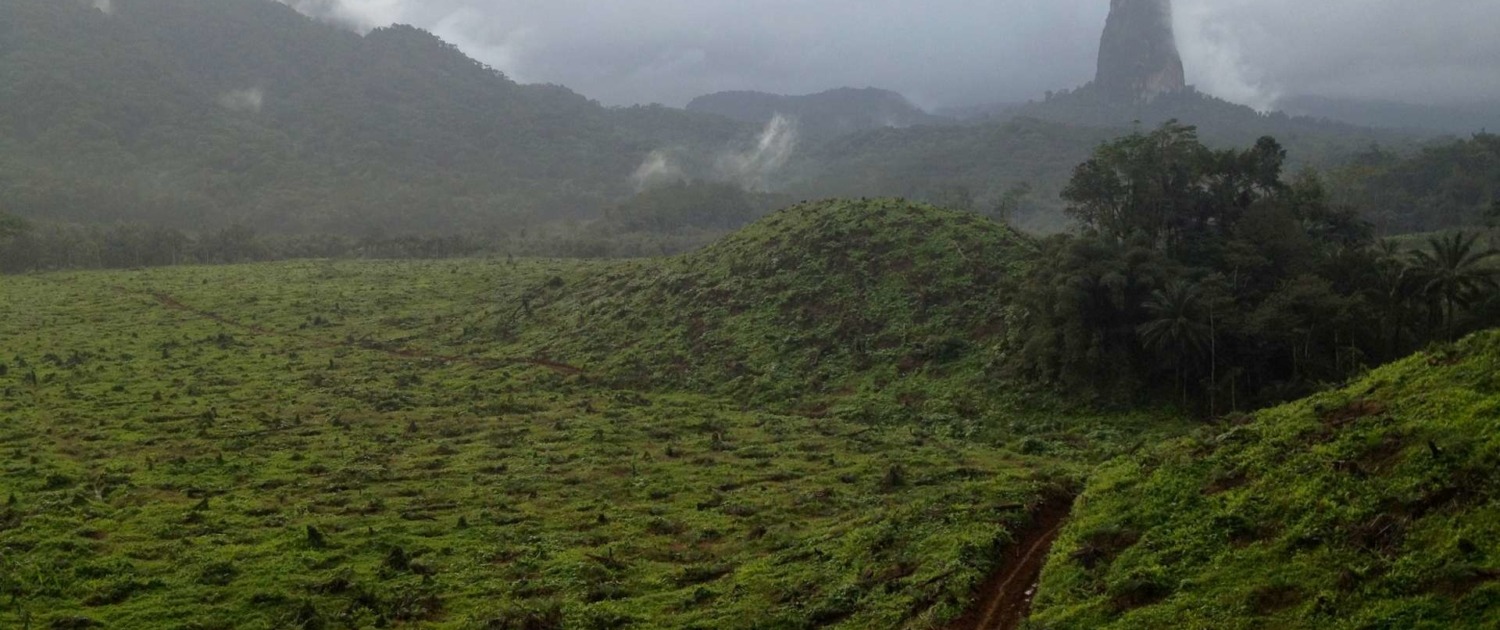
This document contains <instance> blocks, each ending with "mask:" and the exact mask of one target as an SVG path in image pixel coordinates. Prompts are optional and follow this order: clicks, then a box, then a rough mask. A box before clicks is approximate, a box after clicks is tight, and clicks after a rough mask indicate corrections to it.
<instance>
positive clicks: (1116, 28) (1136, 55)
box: [1094, 0, 1187, 101]
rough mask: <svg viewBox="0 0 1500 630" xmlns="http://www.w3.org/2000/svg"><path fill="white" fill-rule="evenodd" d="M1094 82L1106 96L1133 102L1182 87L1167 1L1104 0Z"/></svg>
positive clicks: (1181, 73)
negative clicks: (1105, 14) (1104, 15)
mask: <svg viewBox="0 0 1500 630" xmlns="http://www.w3.org/2000/svg"><path fill="white" fill-rule="evenodd" d="M1094 84H1095V85H1096V86H1097V87H1098V88H1099V89H1100V90H1101V91H1102V92H1103V93H1104V94H1105V95H1107V96H1108V97H1110V98H1113V99H1118V100H1138V101H1149V100H1152V99H1155V98H1156V97H1157V96H1160V95H1162V94H1166V93H1169V92H1176V91H1179V90H1182V89H1183V88H1185V87H1186V86H1187V79H1186V77H1185V76H1184V72H1183V68H1182V56H1181V55H1179V54H1178V53H1177V38H1176V36H1175V35H1174V34H1173V32H1172V1H1171V0H1110V6H1109V22H1108V23H1107V24H1106V25H1105V27H1104V39H1103V40H1102V41H1101V42H1100V44H1099V73H1098V75H1097V76H1096V77H1095V79H1094Z"/></svg>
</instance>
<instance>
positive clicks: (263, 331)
mask: <svg viewBox="0 0 1500 630" xmlns="http://www.w3.org/2000/svg"><path fill="white" fill-rule="evenodd" d="M112 288H113V289H114V290H115V292H117V293H121V294H125V295H143V296H149V297H150V298H151V299H153V300H155V301H156V303H157V304H160V305H161V306H162V307H164V308H166V309H168V310H172V311H180V312H184V313H189V314H192V315H194V316H197V317H201V318H204V319H208V320H212V321H215V322H218V323H220V324H223V325H225V326H229V327H231V328H238V329H240V330H245V331H248V332H250V333H253V334H255V335H259V336H263V337H281V338H286V339H295V340H297V341H298V342H301V343H305V344H308V345H311V346H315V347H319V348H357V349H361V350H367V351H370V352H379V353H381V354H385V355H387V356H391V357H396V358H402V359H418V360H430V361H439V362H442V363H460V364H465V365H473V366H477V367H481V368H485V369H496V368H502V367H508V366H514V365H530V366H535V367H540V368H545V369H548V370H552V371H553V372H557V373H560V374H568V375H580V374H584V370H583V369H582V368H579V367H575V366H572V365H568V364H566V363H560V362H557V361H552V360H549V359H544V358H530V359H490V358H484V357H465V356H457V355H446V354H436V353H432V352H427V351H424V350H418V349H414V348H388V347H385V346H382V345H380V344H378V343H374V342H367V341H352V342H337V341H328V340H326V339H318V338H314V337H307V336H304V335H298V334H295V333H290V332H283V331H278V330H273V329H271V328H267V327H265V326H261V325H258V324H250V323H245V322H242V321H239V320H235V319H231V318H228V317H224V316H223V315H220V314H218V313H215V312H213V311H208V310H203V309H200V308H195V307H192V306H188V305H187V304H183V303H182V302H181V301H180V300H178V299H177V298H175V297H173V296H172V295H171V294H168V293H164V292H161V291H132V290H130V289H128V288H125V287H120V286H116V287H112Z"/></svg>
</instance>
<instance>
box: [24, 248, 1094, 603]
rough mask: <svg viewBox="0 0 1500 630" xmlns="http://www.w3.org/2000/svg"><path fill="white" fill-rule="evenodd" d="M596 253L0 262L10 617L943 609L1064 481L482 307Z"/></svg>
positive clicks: (1044, 470) (1013, 459) (956, 442)
mask: <svg viewBox="0 0 1500 630" xmlns="http://www.w3.org/2000/svg"><path fill="white" fill-rule="evenodd" d="M638 264H640V263H623V265H625V266H627V267H628V266H631V265H638ZM601 270H602V269H601V265H596V264H586V263H574V262H545V261H542V262H538V261H527V262H521V263H513V262H508V261H461V262H443V263H381V262H368V263H327V262H313V263H287V264H274V265H258V266H242V267H200V268H175V269H168V270H156V271H131V272H119V273H86V274H58V275H46V276H35V277H10V278H3V279H0V293H3V300H0V364H3V365H4V370H3V373H0V390H3V399H0V444H3V451H0V453H3V454H0V470H3V475H0V498H3V499H4V500H6V505H5V507H4V508H3V511H0V596H3V600H0V625H4V626H7V627H25V626H26V624H28V623H29V624H31V626H32V627H39V628H41V627H87V626H88V624H89V623H90V622H91V621H92V622H97V623H100V624H103V625H104V626H105V627H112V628H136V627H140V628H145V627H151V628H163V627H165V628H174V627H175V628H288V627H306V628H312V627H372V626H382V625H389V626H401V625H420V626H423V627H428V626H430V627H461V628H462V627H492V628H553V627H569V628H573V627H579V628H616V627H627V626H635V627H679V628H688V627H700V628H735V627H812V626H825V625H840V624H841V625H843V626H845V627H851V628H865V627H901V626H906V627H918V628H920V627H933V626H935V625H937V624H938V623H940V622H942V621H944V620H946V619H949V618H952V617H954V616H956V615H957V614H959V613H960V612H962V610H963V608H964V607H965V606H966V605H967V602H968V600H969V598H970V595H971V593H972V591H973V589H974V588H975V586H976V585H977V584H978V583H979V582H981V581H982V580H983V579H984V578H985V576H986V575H987V573H988V571H989V570H990V569H991V568H992V566H993V564H994V562H995V561H996V555H997V554H996V550H997V549H998V548H1000V547H1001V546H1003V545H1004V544H1005V543H1006V542H1007V541H1008V540H1009V537H1010V534H1009V532H1010V531H1013V530H1015V529H1016V528H1017V527H1018V526H1020V525H1022V524H1024V523H1026V522H1027V521H1028V520H1029V518H1030V517H1029V508H1030V507H1032V506H1034V505H1036V504H1038V503H1039V502H1040V501H1042V500H1043V498H1044V497H1045V496H1046V495H1048V494H1049V493H1052V492H1056V491H1058V490H1059V489H1061V488H1063V487H1064V486H1066V485H1068V483H1069V481H1068V480H1069V479H1071V478H1074V476H1073V475H1071V474H1070V473H1069V470H1070V465H1069V464H1068V463H1067V461H1069V460H1068V459H1065V458H1056V457H1052V456H1048V455H1046V454H1040V455H1021V454H1018V453H1017V452H1015V451H1016V450H1025V449H1009V448H1004V444H1003V440H976V439H973V438H972V437H969V436H961V435H955V434H954V432H953V431H951V430H947V429H944V428H938V429H931V428H929V429H924V428H922V425H914V424H905V425H901V424H869V423H857V422H851V421H848V420H845V419H841V418H839V417H837V416H834V415H824V417H810V416H804V415H789V414H786V413H777V412H773V411H768V410H764V408H763V407H761V406H758V405H754V404H747V403H746V402H745V401H744V400H742V399H732V398H728V397H722V396H714V395H709V394H695V393H676V392H672V391H667V390H662V389H643V390H630V389H619V388H617V387H615V386H610V385H607V384H605V383H607V380H606V379H599V378H595V377H594V375H592V374H591V373H590V367H589V366H587V365H583V366H572V365H566V364H565V363H564V361H562V360H557V359H554V358H549V357H547V356H546V355H545V352H542V351H540V350H536V351H530V350H529V349H527V348H525V347H524V346H522V345H518V344H517V343H511V344H505V343H495V342H493V341H490V342H486V341H485V337H486V335H484V334H481V331H478V330H476V329H475V327H476V326H477V323H478V322H482V321H485V320H489V319H493V318H494V317H495V315H496V313H499V312H502V311H505V310H509V309H516V308H531V307H529V306H519V305H518V303H519V302H520V301H521V300H522V299H523V297H522V296H524V295H525V294H526V292H527V291H529V290H532V289H534V288H535V287H538V286H548V285H549V284H555V283H557V282H572V281H573V280H574V279H577V278H587V277H591V276H593V275H596V274H598V273H600V272H601ZM1032 450H1038V449H1032ZM1041 450H1045V449H1041Z"/></svg>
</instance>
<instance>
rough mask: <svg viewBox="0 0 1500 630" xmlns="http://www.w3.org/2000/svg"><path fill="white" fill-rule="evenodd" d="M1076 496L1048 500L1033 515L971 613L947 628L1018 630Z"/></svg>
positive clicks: (983, 587)
mask: <svg viewBox="0 0 1500 630" xmlns="http://www.w3.org/2000/svg"><path fill="white" fill-rule="evenodd" d="M1072 509H1073V497H1071V496H1059V497H1054V498H1051V499H1049V500H1048V501H1047V502H1046V503H1045V504H1043V505H1042V507H1041V508H1039V509H1037V510H1036V512H1035V513H1034V515H1033V521H1032V523H1031V525H1029V526H1027V527H1026V528H1025V529H1023V530H1021V531H1020V532H1019V536H1018V537H1017V539H1016V543H1015V544H1013V545H1011V546H1010V547H1009V548H1008V549H1006V551H1005V557H1004V558H1003V560H1002V561H1001V563H1000V568H999V569H998V570H997V571H996V572H995V575H993V576H991V577H990V579H988V580H986V581H985V582H984V584H983V585H982V586H980V588H979V592H978V593H976V594H975V602H974V605H973V607H971V608H970V609H969V612H967V613H964V616H962V617H959V618H958V620H957V621H954V622H953V623H951V624H949V625H948V627H947V629H946V630H1015V629H1016V628H1020V627H1021V623H1022V622H1024V621H1026V617H1027V615H1029V614H1031V600H1032V597H1034V596H1035V595H1036V586H1037V582H1038V581H1039V580H1040V579H1041V577H1042V566H1043V565H1045V564H1046V562H1047V553H1048V552H1049V551H1051V550H1052V543H1054V542H1056V541H1057V536H1058V534H1060V533H1062V529H1063V526H1064V525H1066V524H1067V521H1068V516H1069V514H1071V513H1072Z"/></svg>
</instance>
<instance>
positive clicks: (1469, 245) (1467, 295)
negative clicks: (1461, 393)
mask: <svg viewBox="0 0 1500 630" xmlns="http://www.w3.org/2000/svg"><path fill="white" fill-rule="evenodd" d="M1478 242H1479V235H1478V234H1474V235H1472V236H1470V235H1466V234H1464V233H1463V232H1459V233H1457V234H1454V235H1453V236H1451V237H1441V236H1439V237H1435V238H1433V239H1432V240H1431V241H1429V243H1428V246H1429V247H1430V250H1428V251H1424V250H1418V251H1415V252H1412V263H1413V267H1415V269H1416V272H1417V273H1418V274H1419V276H1418V277H1419V278H1421V286H1422V293H1423V294H1424V295H1426V296H1427V297H1428V298H1429V299H1432V300H1433V301H1435V302H1437V303H1438V304H1439V305H1440V309H1441V315H1442V318H1443V322H1444V325H1445V326H1446V327H1447V329H1448V337H1449V339H1450V340H1451V339H1453V338H1454V336H1455V332H1456V331H1457V327H1456V323H1457V319H1458V317H1457V316H1458V310H1459V309H1460V308H1464V309H1467V308H1469V307H1471V306H1473V305H1474V304H1475V303H1476V302H1477V301H1478V300H1479V299H1480V298H1483V297H1485V295H1486V292H1488V291H1496V290H1500V281H1497V274H1500V270H1497V269H1496V268H1495V267H1494V266H1490V265H1486V264H1485V261H1486V260H1488V259H1490V258H1492V257H1495V256H1497V255H1500V250H1495V249H1488V250H1479V249H1478V248H1476V247H1475V244H1477V243H1478Z"/></svg>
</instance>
